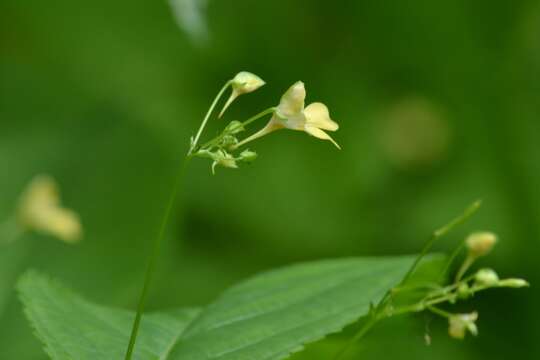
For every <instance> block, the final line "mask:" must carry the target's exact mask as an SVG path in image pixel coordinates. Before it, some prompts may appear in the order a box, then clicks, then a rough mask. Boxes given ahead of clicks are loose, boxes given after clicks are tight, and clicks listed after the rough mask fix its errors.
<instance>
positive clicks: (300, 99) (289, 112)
mask: <svg viewBox="0 0 540 360" xmlns="http://www.w3.org/2000/svg"><path fill="white" fill-rule="evenodd" d="M305 99H306V89H305V87H304V83H303V82H301V81H297V82H296V83H294V84H293V85H292V86H291V87H290V88H289V89H288V90H287V91H286V92H285V94H283V96H282V97H281V101H280V102H279V105H278V107H277V110H276V112H277V114H278V115H279V116H280V117H282V118H285V119H288V118H291V117H295V116H297V115H298V114H300V113H302V111H303V110H304V100H305Z"/></svg>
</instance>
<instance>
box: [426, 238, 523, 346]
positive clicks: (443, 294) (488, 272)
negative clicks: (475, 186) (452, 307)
mask: <svg viewBox="0 0 540 360" xmlns="http://www.w3.org/2000/svg"><path fill="white" fill-rule="evenodd" d="M496 242H497V236H496V235H495V234H493V233H491V232H477V233H472V234H471V235H469V236H468V237H467V238H466V239H465V241H464V243H465V246H466V249H467V256H466V257H465V260H464V261H463V263H462V264H461V266H460V268H459V270H458V272H457V275H456V277H455V279H454V282H453V283H452V284H450V285H448V286H446V287H443V288H440V289H437V290H434V291H433V292H432V293H431V294H428V296H426V298H425V299H424V300H423V301H422V302H421V306H420V309H428V310H431V311H432V312H433V313H435V314H437V315H441V316H443V317H446V318H447V320H448V334H449V335H450V336H451V337H453V338H455V339H463V338H465V335H466V334H467V333H470V334H472V335H477V334H478V327H477V325H476V321H477V320H478V312H476V311H473V312H471V313H455V314H454V313H449V312H446V311H444V310H442V309H439V308H437V307H436V305H437V304H440V303H444V302H449V303H451V304H452V303H455V302H456V301H458V300H463V299H468V298H470V297H471V296H474V295H475V294H476V293H477V292H480V291H483V290H487V289H491V288H502V287H506V288H521V287H527V286H529V283H528V282H527V281H525V280H523V279H517V278H508V279H500V278H499V275H498V274H497V273H496V272H495V271H494V270H493V269H489V268H482V269H480V270H478V271H476V272H474V273H473V274H471V275H467V271H468V270H469V269H470V267H471V266H472V265H473V264H474V262H475V261H476V260H477V259H479V258H481V257H483V256H486V255H487V254H489V253H490V252H491V250H492V249H493V247H494V246H495V244H496Z"/></svg>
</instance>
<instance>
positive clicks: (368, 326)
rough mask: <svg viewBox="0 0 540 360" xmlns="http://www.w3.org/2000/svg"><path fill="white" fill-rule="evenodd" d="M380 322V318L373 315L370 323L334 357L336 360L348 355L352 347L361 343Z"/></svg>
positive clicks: (367, 322)
mask: <svg viewBox="0 0 540 360" xmlns="http://www.w3.org/2000/svg"><path fill="white" fill-rule="evenodd" d="M379 320H380V318H379V317H378V316H376V315H372V316H371V317H370V318H369V320H368V321H366V323H365V324H364V325H363V326H362V328H360V330H358V332H357V333H356V334H355V335H354V336H353V337H352V339H351V340H349V342H347V344H346V345H345V346H344V347H343V348H342V349H341V350H340V351H339V352H338V353H337V354H336V356H335V357H334V360H338V359H340V358H341V357H342V356H343V355H345V354H346V353H347V351H349V349H350V348H351V346H352V345H353V344H354V343H356V342H358V341H360V340H361V339H362V338H363V337H364V336H365V335H366V334H367V333H368V332H369V330H371V328H373V326H375V324H376V323H377V322H378V321H379Z"/></svg>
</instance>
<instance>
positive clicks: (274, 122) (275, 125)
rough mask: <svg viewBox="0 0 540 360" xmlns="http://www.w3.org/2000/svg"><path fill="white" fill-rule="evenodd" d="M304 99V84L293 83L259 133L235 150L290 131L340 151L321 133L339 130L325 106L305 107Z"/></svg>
mask: <svg viewBox="0 0 540 360" xmlns="http://www.w3.org/2000/svg"><path fill="white" fill-rule="evenodd" d="M305 98H306V89H305V87H304V83H303V82H301V81H298V82H296V83H294V84H293V85H292V86H291V87H290V88H289V89H288V90H287V91H286V92H285V94H283V96H282V97H281V101H280V103H279V105H278V106H277V108H276V111H275V112H274V115H273V116H272V118H271V119H270V122H269V123H268V124H267V125H266V126H265V127H264V128H263V129H262V130H260V131H259V132H257V133H255V134H253V135H251V136H250V137H248V138H246V139H244V140H243V141H241V142H240V143H238V144H237V145H236V146H235V148H237V147H239V146H241V145H243V144H245V143H247V142H249V141H252V140H255V139H257V138H260V137H261V136H264V135H266V134H269V133H271V132H272V131H275V130H279V129H291V130H297V131H305V132H306V133H308V134H309V135H312V136H315V137H316V138H319V139H323V140H328V141H331V142H332V143H333V144H334V145H335V146H336V147H337V148H338V149H341V148H340V147H339V145H338V144H337V143H336V142H335V141H334V139H332V138H331V137H330V136H329V135H328V134H327V133H326V132H324V131H323V130H328V131H336V130H337V129H338V128H339V125H338V124H337V123H336V122H334V121H333V120H332V119H331V118H330V113H329V111H328V108H327V107H326V105H324V104H323V103H319V102H315V103H312V104H310V105H308V106H305V104H304V101H305Z"/></svg>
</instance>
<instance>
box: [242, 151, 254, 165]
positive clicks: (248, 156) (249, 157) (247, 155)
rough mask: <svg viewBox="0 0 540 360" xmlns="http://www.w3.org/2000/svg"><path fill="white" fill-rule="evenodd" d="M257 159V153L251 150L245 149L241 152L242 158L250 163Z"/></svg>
mask: <svg viewBox="0 0 540 360" xmlns="http://www.w3.org/2000/svg"><path fill="white" fill-rule="evenodd" d="M255 159H257V153H256V152H255V151H251V150H244V151H242V152H241V153H240V160H241V161H244V162H247V163H250V162H253V161H255Z"/></svg>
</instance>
